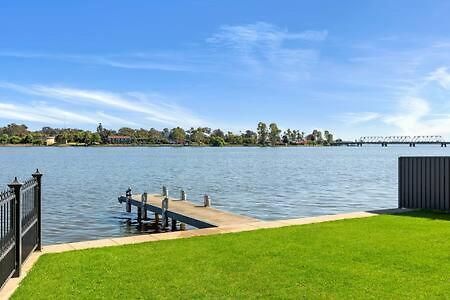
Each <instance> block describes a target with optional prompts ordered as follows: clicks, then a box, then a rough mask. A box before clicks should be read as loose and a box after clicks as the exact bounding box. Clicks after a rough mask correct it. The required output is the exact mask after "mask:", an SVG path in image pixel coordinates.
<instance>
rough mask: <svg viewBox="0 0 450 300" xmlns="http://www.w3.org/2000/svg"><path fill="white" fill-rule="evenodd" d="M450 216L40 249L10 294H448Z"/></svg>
mask: <svg viewBox="0 0 450 300" xmlns="http://www.w3.org/2000/svg"><path fill="white" fill-rule="evenodd" d="M449 236H450V215H449V214H432V213H424V212H421V213H410V214H408V215H397V216H394V215H392V216H391V215H383V216H377V217H373V218H367V219H353V220H344V221H336V222H328V223H321V224H311V225H304V226H292V227H285V228H278V229H266V230H258V231H252V232H243V233H238V234H224V235H216V236H207V237H196V238H190V239H184V240H171V241H161V242H153V243H145V244H137V245H129V246H120V247H110V248H101V249H92V250H83V251H74V252H66V253H61V254H50V255H44V256H42V257H41V258H40V260H39V262H38V263H37V265H36V266H35V267H34V268H33V270H32V272H31V273H30V274H29V275H28V276H27V278H25V280H24V282H23V284H22V285H21V287H20V288H19V289H18V291H17V292H16V294H15V295H14V297H13V299H68V298H71V299H94V298H95V299H103V298H108V299H110V298H115V299H119V298H123V299H125V298H127V299H147V298H172V299H175V298H182V299H192V298H209V299H217V298H219V299H222V298H295V299H298V298H327V299H329V298H341V299H348V298H364V299H365V298H390V299H397V298H446V297H448V295H450V272H449V270H450V240H449V239H448V237H449Z"/></svg>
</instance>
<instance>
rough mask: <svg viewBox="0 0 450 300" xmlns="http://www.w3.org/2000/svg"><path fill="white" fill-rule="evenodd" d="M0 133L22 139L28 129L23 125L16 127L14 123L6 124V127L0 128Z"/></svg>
mask: <svg viewBox="0 0 450 300" xmlns="http://www.w3.org/2000/svg"><path fill="white" fill-rule="evenodd" d="M0 133H1V134H3V133H6V134H7V135H9V136H14V135H16V136H19V137H23V136H25V135H27V134H28V127H27V126H25V125H23V124H22V125H17V124H15V123H12V124H8V125H6V127H3V128H0Z"/></svg>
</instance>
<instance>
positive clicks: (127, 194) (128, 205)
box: [125, 187, 132, 213]
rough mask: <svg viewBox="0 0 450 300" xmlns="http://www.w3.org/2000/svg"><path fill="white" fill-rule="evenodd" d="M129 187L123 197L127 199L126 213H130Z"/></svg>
mask: <svg viewBox="0 0 450 300" xmlns="http://www.w3.org/2000/svg"><path fill="white" fill-rule="evenodd" d="M131 195H132V194H131V187H129V188H128V190H127V191H126V193H125V196H126V198H127V202H126V211H127V213H130V212H131Z"/></svg>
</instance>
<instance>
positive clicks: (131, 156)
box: [0, 146, 450, 244]
mask: <svg viewBox="0 0 450 300" xmlns="http://www.w3.org/2000/svg"><path fill="white" fill-rule="evenodd" d="M448 151H450V148H449V150H447V148H440V147H439V146H418V147H416V148H409V147H405V146H392V147H387V148H382V147H381V146H367V147H362V148H351V147H316V148H312V147H311V148H309V147H290V148H250V147H249V148H246V147H233V148H231V147H230V148H188V147H185V148H183V147H182V148H151V147H142V148H93V147H92V148H25V147H24V148H19V147H17V148H0V166H2V172H1V173H0V184H1V187H4V186H6V184H7V183H8V182H10V181H11V179H12V177H13V176H16V175H18V176H20V178H21V179H22V180H23V179H25V178H26V177H28V175H29V174H31V173H32V171H33V170H34V169H35V168H36V167H38V168H39V169H40V170H41V171H42V172H43V173H44V174H45V175H44V177H43V184H44V198H43V201H44V202H43V231H44V232H43V235H44V243H45V244H49V243H56V242H69V241H79V240H85V239H97V238H101V237H108V236H122V235H129V234H132V233H134V232H135V230H134V229H133V227H130V226H126V225H125V223H126V220H128V218H129V215H128V214H126V213H124V208H123V207H122V206H121V205H120V204H119V203H118V202H117V197H118V196H119V195H120V194H123V193H124V191H125V190H126V188H127V187H128V186H129V185H131V187H132V189H133V191H134V192H144V191H147V192H149V193H158V192H159V191H160V189H161V186H162V185H167V186H168V187H169V192H170V195H171V196H176V197H179V190H180V189H181V188H184V189H185V190H186V191H187V193H188V198H189V199H190V200H191V201H194V202H198V203H200V202H201V199H202V195H203V194H204V193H208V194H209V195H211V198H212V203H213V205H214V206H215V207H217V208H221V209H224V210H229V211H233V212H236V213H239V214H244V215H248V216H252V217H256V218H261V219H265V220H272V219H287V218H294V217H303V216H315V215H322V214H334V213H340V212H350V211H360V210H368V209H378V208H392V207H396V205H397V158H398V156H400V155H448Z"/></svg>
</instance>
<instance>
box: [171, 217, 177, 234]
mask: <svg viewBox="0 0 450 300" xmlns="http://www.w3.org/2000/svg"><path fill="white" fill-rule="evenodd" d="M170 223H171V225H172V231H176V230H177V220H176V219H174V218H172V221H171V222H170Z"/></svg>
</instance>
